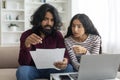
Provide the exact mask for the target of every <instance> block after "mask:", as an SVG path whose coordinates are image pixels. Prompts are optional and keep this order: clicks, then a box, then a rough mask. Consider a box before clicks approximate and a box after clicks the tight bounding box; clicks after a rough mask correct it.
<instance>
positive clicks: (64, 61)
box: [54, 58, 68, 69]
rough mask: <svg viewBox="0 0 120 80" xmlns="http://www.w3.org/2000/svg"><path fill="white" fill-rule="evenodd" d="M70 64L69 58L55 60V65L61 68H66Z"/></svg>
mask: <svg viewBox="0 0 120 80" xmlns="http://www.w3.org/2000/svg"><path fill="white" fill-rule="evenodd" d="M67 64H68V59H67V58H64V59H63V61H58V62H55V63H54V65H55V66H56V67H57V68H59V69H65V68H66V67H67Z"/></svg>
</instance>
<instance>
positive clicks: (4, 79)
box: [0, 69, 16, 80]
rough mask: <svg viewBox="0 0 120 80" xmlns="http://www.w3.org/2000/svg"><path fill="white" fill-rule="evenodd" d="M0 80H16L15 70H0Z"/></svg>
mask: <svg viewBox="0 0 120 80" xmlns="http://www.w3.org/2000/svg"><path fill="white" fill-rule="evenodd" d="M0 80H16V69H0Z"/></svg>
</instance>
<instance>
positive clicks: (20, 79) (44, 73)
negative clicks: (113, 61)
mask: <svg viewBox="0 0 120 80" xmlns="http://www.w3.org/2000/svg"><path fill="white" fill-rule="evenodd" d="M73 71H74V70H73V67H72V66H71V65H70V64H68V66H67V67H66V69H64V70H56V69H51V68H50V69H37V68H36V67H33V66H20V67H19V68H18V70H17V72H16V77H17V80H34V79H40V78H47V79H49V78H50V74H51V73H64V72H73Z"/></svg>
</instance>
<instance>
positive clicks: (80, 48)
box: [73, 45, 87, 54]
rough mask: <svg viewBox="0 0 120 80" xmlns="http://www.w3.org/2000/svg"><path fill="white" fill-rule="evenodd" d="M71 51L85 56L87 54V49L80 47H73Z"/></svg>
mask: <svg viewBox="0 0 120 80" xmlns="http://www.w3.org/2000/svg"><path fill="white" fill-rule="evenodd" d="M73 50H74V52H75V54H86V52H87V49H86V48H84V47H82V46H80V45H74V46H73Z"/></svg>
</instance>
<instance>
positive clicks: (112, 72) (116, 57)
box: [70, 54, 120, 80]
mask: <svg viewBox="0 0 120 80" xmlns="http://www.w3.org/2000/svg"><path fill="white" fill-rule="evenodd" d="M119 64H120V54H101V55H83V56H81V60H80V68H79V71H78V74H70V77H72V78H73V79H74V80H119V79H116V75H117V72H118V67H119Z"/></svg>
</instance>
